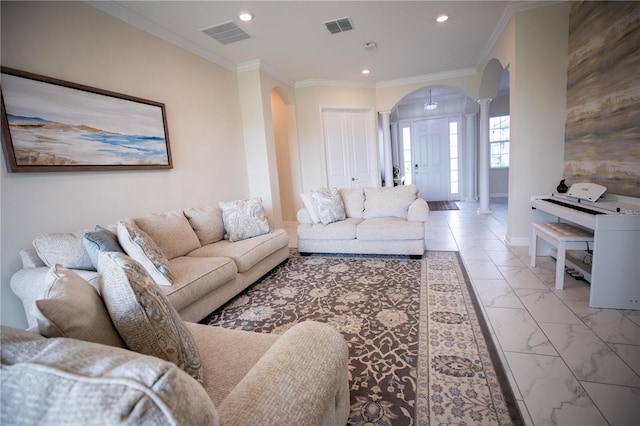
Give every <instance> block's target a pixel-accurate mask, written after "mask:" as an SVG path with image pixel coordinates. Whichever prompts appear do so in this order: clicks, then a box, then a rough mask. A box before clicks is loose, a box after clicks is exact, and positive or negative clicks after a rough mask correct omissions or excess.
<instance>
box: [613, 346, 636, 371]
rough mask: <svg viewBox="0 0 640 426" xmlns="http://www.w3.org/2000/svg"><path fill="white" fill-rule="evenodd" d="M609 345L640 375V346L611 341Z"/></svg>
mask: <svg viewBox="0 0 640 426" xmlns="http://www.w3.org/2000/svg"><path fill="white" fill-rule="evenodd" d="M608 345H609V347H610V348H611V349H612V350H613V351H614V352H615V353H617V354H618V356H619V357H620V358H622V360H623V361H624V362H626V363H627V365H628V366H629V367H630V368H631V369H632V370H633V371H635V372H636V374H638V375H640V346H636V345H622V344H620V343H609V344H608Z"/></svg>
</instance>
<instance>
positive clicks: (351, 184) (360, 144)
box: [322, 109, 377, 188]
mask: <svg viewBox="0 0 640 426" xmlns="http://www.w3.org/2000/svg"><path fill="white" fill-rule="evenodd" d="M322 121H323V129H324V139H325V156H326V161H327V185H328V186H329V187H336V188H359V187H365V186H377V185H376V180H375V179H376V176H377V172H376V170H377V169H376V159H375V141H374V140H373V136H372V130H371V126H372V124H371V114H370V113H369V112H364V111H349V110H331V109H326V110H323V113H322Z"/></svg>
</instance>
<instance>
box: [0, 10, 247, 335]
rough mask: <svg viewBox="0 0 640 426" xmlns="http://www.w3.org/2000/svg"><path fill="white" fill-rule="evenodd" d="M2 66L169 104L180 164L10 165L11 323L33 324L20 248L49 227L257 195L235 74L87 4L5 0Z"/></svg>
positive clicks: (7, 273)
mask: <svg viewBox="0 0 640 426" xmlns="http://www.w3.org/2000/svg"><path fill="white" fill-rule="evenodd" d="M1 7H2V22H1V24H2V25H1V27H0V30H1V43H2V44H1V55H2V56H1V63H2V65H3V66H9V67H12V68H17V69H22V70H26V71H30V72H34V73H38V74H43V75H47V76H50V77H55V78H59V79H63V80H67V81H72V82H76V83H82V84H86V85H89V86H93V87H98V88H101V89H106V90H111V91H114V92H118V93H124V94H128V95H133V96H137V97H140V98H145V99H150V100H154V101H158V102H163V103H165V105H166V113H167V120H168V127H169V136H170V142H171V151H172V155H173V163H174V168H173V169H172V170H163V171H131V172H77V173H73V172H70V173H20V174H18V173H11V174H10V173H7V169H6V166H5V164H4V158H3V160H2V164H1V168H2V170H1V179H2V181H1V184H0V186H1V196H2V200H1V212H2V216H1V218H2V223H1V236H0V238H1V250H2V269H1V279H2V286H1V295H2V306H1V308H2V318H1V322H2V324H4V325H12V326H26V320H25V318H24V313H23V310H22V305H21V303H20V302H19V300H18V299H17V297H16V296H15V295H14V294H13V293H12V292H11V290H10V288H9V279H10V277H11V275H12V274H13V273H14V272H15V271H16V270H17V269H19V268H20V266H21V262H20V259H19V251H20V249H22V248H25V247H28V246H29V245H30V243H31V241H32V239H33V238H34V237H35V236H37V235H40V234H43V233H49V232H68V231H74V230H78V229H83V228H91V227H93V226H94V225H96V224H101V225H106V224H109V223H113V222H114V221H116V220H118V219H121V218H125V217H128V216H134V215H139V214H146V213H151V212H163V211H167V210H170V209H179V208H183V207H187V206H195V205H205V204H214V203H217V202H218V201H220V200H229V199H237V198H244V197H246V196H248V195H249V189H248V180H247V170H246V161H245V152H244V146H243V134H242V126H241V119H240V105H239V99H238V84H237V77H236V74H235V73H232V72H229V71H228V70H225V69H223V68H221V67H219V66H217V65H214V64H212V63H210V62H207V61H205V60H204V59H201V58H199V57H197V56H194V55H192V54H190V53H187V52H186V51H184V50H182V49H179V48H177V47H175V46H173V45H170V44H168V43H166V42H163V41H160V40H159V39H157V38H155V37H153V36H151V35H149V34H147V33H144V32H141V31H139V30H136V29H134V28H133V27H131V26H129V25H127V24H125V23H123V22H121V21H119V20H117V19H115V18H112V17H110V16H108V15H106V14H104V13H102V12H99V11H97V10H96V9H94V8H92V7H89V6H87V5H85V4H84V3H81V2H64V3H49V2H37V3H36V2H20V3H12V2H6V1H3V2H2V5H1Z"/></svg>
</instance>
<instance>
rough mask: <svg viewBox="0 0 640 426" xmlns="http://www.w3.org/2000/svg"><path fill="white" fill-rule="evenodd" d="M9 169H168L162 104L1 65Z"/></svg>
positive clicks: (4, 133) (167, 148) (24, 170)
mask: <svg viewBox="0 0 640 426" xmlns="http://www.w3.org/2000/svg"><path fill="white" fill-rule="evenodd" d="M0 87H1V91H2V94H1V98H0V101H1V102H0V103H1V104H2V112H1V115H2V117H1V118H2V142H3V144H2V145H3V150H4V155H5V159H6V163H7V169H8V171H9V172H56V171H103V170H144V169H152V170H154V169H170V168H172V163H171V151H170V148H169V132H168V129H167V120H166V115H165V108H164V104H162V103H159V102H154V101H149V100H145V99H140V98H136V97H132V96H127V95H122V94H119V93H114V92H110V91H106V90H101V89H96V88H93V87H88V86H84V85H80V84H75V83H70V82H67V81H62V80H57V79H54V78H50V77H45V76H41V75H37V74H32V73H28V72H24V71H19V70H15V69H11V68H7V67H2V68H1V79H0Z"/></svg>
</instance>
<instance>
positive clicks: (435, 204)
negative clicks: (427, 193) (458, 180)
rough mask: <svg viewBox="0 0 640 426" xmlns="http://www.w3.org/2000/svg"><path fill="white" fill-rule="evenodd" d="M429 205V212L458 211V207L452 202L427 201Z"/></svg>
mask: <svg viewBox="0 0 640 426" xmlns="http://www.w3.org/2000/svg"><path fill="white" fill-rule="evenodd" d="M427 204H429V210H432V211H438V210H460V208H458V205H457V204H456V203H455V202H453V201H427Z"/></svg>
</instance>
